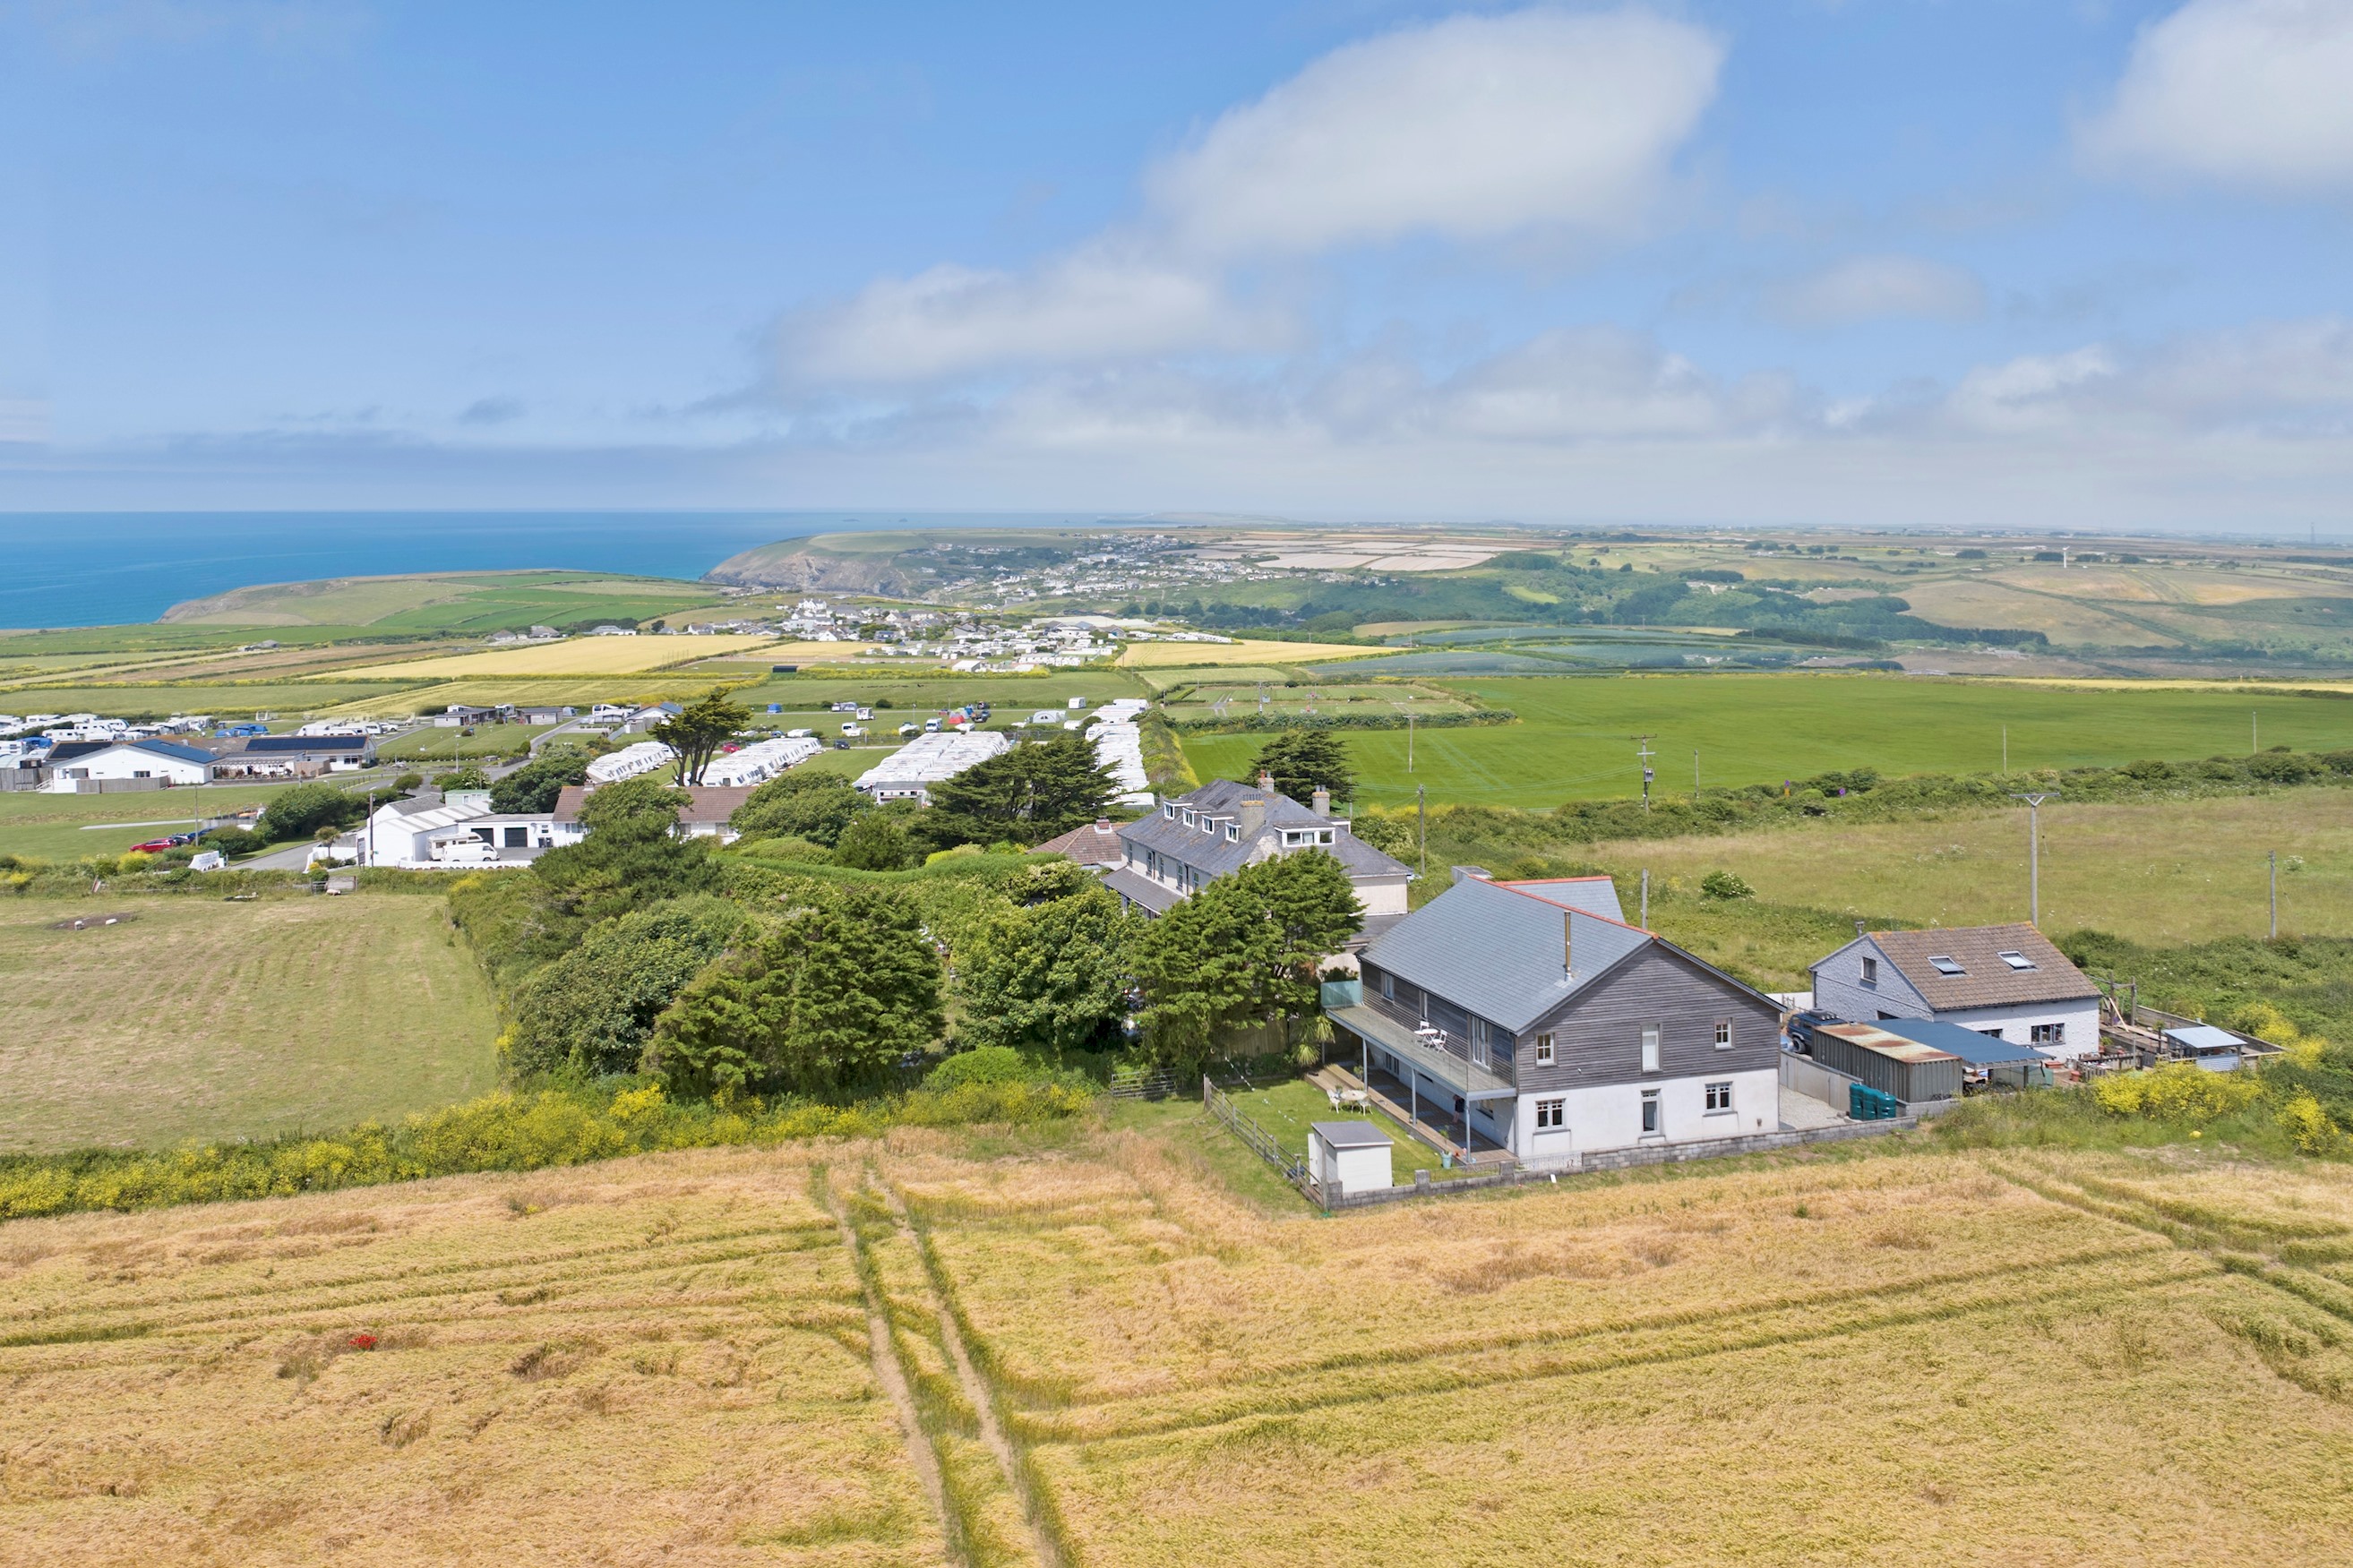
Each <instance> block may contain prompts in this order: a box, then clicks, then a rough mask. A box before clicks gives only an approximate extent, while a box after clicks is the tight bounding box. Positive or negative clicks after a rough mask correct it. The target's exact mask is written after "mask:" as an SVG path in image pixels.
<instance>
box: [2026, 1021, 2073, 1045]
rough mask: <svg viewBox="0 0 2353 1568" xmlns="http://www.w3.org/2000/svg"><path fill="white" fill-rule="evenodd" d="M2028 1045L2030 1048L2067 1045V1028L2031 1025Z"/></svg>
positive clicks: (2057, 1025) (2060, 1025) (2056, 1025)
mask: <svg viewBox="0 0 2353 1568" xmlns="http://www.w3.org/2000/svg"><path fill="white" fill-rule="evenodd" d="M2026 1043H2027V1044H2028V1045H2030V1046H2063V1045H2065V1044H2066V1043H2067V1026H2066V1025H2065V1024H2063V1023H2060V1024H2029V1025H2027V1026H2026Z"/></svg>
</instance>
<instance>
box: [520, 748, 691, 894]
mask: <svg viewBox="0 0 2353 1568" xmlns="http://www.w3.org/2000/svg"><path fill="white" fill-rule="evenodd" d="M688 799H689V796H688V795H687V794H686V792H685V791H683V790H677V789H672V788H670V786H668V785H667V784H663V783H662V782H661V781H660V780H659V779H658V778H650V777H640V778H634V779H623V780H622V781H621V782H619V783H618V784H606V785H603V786H602V787H600V788H597V789H595V790H591V791H590V792H589V794H588V798H587V799H586V801H584V802H582V803H581V806H580V823H581V826H583V827H584V828H586V830H587V833H586V837H584V838H582V839H581V841H580V842H579V843H577V844H568V845H565V847H562V848H560V849H551V850H549V851H548V852H547V853H546V854H544V855H543V856H541V857H540V858H538V859H537V860H536V861H534V862H533V871H534V872H535V873H536V875H537V876H538V878H539V879H540V880H541V881H542V882H543V883H544V884H545V885H546V886H547V887H549V888H550V889H554V890H555V891H556V892H558V893H559V894H561V895H563V896H564V897H565V900H567V901H568V902H569V904H570V905H571V907H572V908H573V909H574V910H575V911H576V912H580V913H585V914H588V915H590V916H592V917H602V916H608V915H617V914H620V913H623V912H625V911H626V910H632V909H638V908H640V907H642V906H644V905H646V904H649V903H653V902H656V901H658V900H662V899H669V898H678V897H681V896H682V895H685V894H688V893H702V892H709V891H711V890H712V889H713V888H714V887H716V886H717V884H718V880H719V869H718V868H717V867H716V866H714V865H712V861H711V848H710V843H709V841H708V840H706V839H702V838H681V837H678V833H677V829H678V814H679V811H680V809H681V807H683V806H684V805H686V804H687V802H688Z"/></svg>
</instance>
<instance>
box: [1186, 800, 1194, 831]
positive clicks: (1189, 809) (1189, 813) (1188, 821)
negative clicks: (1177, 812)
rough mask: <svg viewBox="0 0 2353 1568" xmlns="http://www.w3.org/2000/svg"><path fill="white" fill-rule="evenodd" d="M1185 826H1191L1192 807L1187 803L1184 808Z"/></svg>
mask: <svg viewBox="0 0 2353 1568" xmlns="http://www.w3.org/2000/svg"><path fill="white" fill-rule="evenodd" d="M1185 826H1187V827H1190V826H1193V808H1192V807H1191V806H1189V805H1188V806H1187V807H1186V808H1185Z"/></svg>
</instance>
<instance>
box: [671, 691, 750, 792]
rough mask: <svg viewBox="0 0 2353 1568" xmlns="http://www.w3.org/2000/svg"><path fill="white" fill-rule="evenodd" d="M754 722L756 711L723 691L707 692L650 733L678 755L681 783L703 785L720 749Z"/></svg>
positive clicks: (679, 779)
mask: <svg viewBox="0 0 2353 1568" xmlns="http://www.w3.org/2000/svg"><path fill="white" fill-rule="evenodd" d="M751 721H752V710H750V709H749V708H746V707H744V705H743V704H742V703H740V702H737V701H734V700H732V699H730V698H729V697H728V695H727V692H726V690H725V689H724V688H721V689H715V690H712V691H706V692H704V693H703V694H702V696H701V697H698V698H696V699H695V700H693V701H691V702H690V703H688V704H687V705H686V707H685V708H684V709H682V710H680V711H679V712H676V713H673V714H671V715H670V717H669V718H667V719H665V720H663V721H661V722H660V723H659V724H656V725H655V726H654V727H653V728H652V729H650V730H649V731H646V733H648V734H649V735H651V736H652V737H653V738H654V739H655V740H657V741H659V742H661V743H662V744H663V745H665V746H668V747H669V748H670V750H671V751H673V752H677V753H678V782H679V783H680V784H701V783H702V771H703V770H704V769H705V768H707V767H709V766H710V765H711V759H712V758H713V757H715V756H717V755H718V754H719V748H720V747H721V746H723V745H725V744H726V743H727V742H728V740H729V738H730V737H732V736H733V734H734V733H735V731H738V730H741V729H742V728H743V727H744V725H746V724H748V723H750V722H751Z"/></svg>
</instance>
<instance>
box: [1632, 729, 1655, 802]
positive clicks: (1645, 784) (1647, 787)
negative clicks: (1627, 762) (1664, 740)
mask: <svg viewBox="0 0 2353 1568" xmlns="http://www.w3.org/2000/svg"><path fill="white" fill-rule="evenodd" d="M1634 739H1636V740H1637V741H1640V742H1641V743H1642V745H1641V750H1640V751H1638V752H1635V753H1634V754H1635V755H1636V756H1638V757H1640V758H1641V759H1642V809H1643V810H1644V811H1648V810H1650V809H1651V779H1652V778H1654V777H1655V776H1657V775H1656V774H1655V773H1653V772H1652V770H1651V758H1652V757H1655V756H1657V755H1658V753H1657V752H1653V751H1652V750H1651V737H1650V736H1648V735H1637V736H1635V737H1634Z"/></svg>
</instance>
